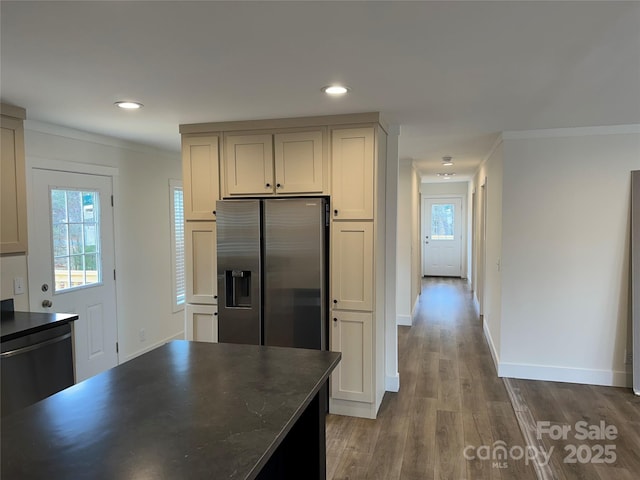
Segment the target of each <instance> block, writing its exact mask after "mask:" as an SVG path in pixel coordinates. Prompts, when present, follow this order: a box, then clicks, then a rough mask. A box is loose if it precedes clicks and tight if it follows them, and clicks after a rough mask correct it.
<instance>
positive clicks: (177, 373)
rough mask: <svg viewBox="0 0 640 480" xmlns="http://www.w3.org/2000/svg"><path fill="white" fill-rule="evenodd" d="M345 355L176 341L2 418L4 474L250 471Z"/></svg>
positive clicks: (241, 474)
mask: <svg viewBox="0 0 640 480" xmlns="http://www.w3.org/2000/svg"><path fill="white" fill-rule="evenodd" d="M339 360H340V354H339V353H334V352H322V351H318V350H303V349H292V348H279V347H260V346H251V345H232V344H222V343H220V344H215V343H200V342H187V341H182V340H176V341H173V342H170V343H168V344H166V345H163V346H162V347H159V348H157V349H155V350H152V351H151V352H148V353H146V354H144V355H142V356H140V357H137V358H135V359H133V360H131V361H129V362H127V363H124V364H122V365H120V366H118V367H116V368H113V369H111V370H108V371H106V372H104V373H101V374H100V375H97V376H95V377H93V378H90V379H88V380H85V381H84V382H81V383H79V384H77V385H74V386H73V387H70V388H68V389H66V390H63V391H62V392H59V393H57V394H55V395H53V396H51V397H49V398H47V399H45V400H43V401H41V402H38V403H36V404H35V405H32V406H31V407H28V408H26V409H24V410H22V411H19V412H16V413H15V414H12V415H9V416H7V417H5V418H4V419H2V424H1V428H0V430H1V436H2V438H1V440H2V442H1V443H2V447H1V448H2V452H1V453H2V457H1V458H2V460H1V461H2V471H1V476H2V478H7V479H9V478H20V479H23V480H24V479H51V480H53V479H71V478H73V479H75V480H79V479H84V478H86V479H109V480H118V479H134V478H135V479H154V480H160V479H167V480H168V479H171V480H174V479H179V478H184V479H190V480H196V479H204V478H206V479H218V478H232V479H253V478H255V476H256V475H257V474H258V472H259V471H260V469H261V468H262V467H263V466H264V464H265V462H266V461H267V460H268V458H269V456H270V455H271V454H272V453H273V452H274V451H275V449H276V448H277V447H278V445H279V444H280V442H281V441H282V439H283V438H284V437H285V436H286V434H287V433H288V432H289V430H290V429H291V427H292V425H293V424H294V423H295V422H296V420H297V419H298V417H299V416H300V415H301V414H302V412H303V411H304V409H305V408H306V406H307V405H309V403H310V402H311V400H312V399H313V397H314V396H315V394H316V393H317V392H318V391H319V389H320V388H321V387H322V385H323V384H324V383H325V382H326V381H327V379H328V377H329V374H330V373H331V371H332V370H333V369H334V368H335V366H336V365H337V364H338V362H339Z"/></svg>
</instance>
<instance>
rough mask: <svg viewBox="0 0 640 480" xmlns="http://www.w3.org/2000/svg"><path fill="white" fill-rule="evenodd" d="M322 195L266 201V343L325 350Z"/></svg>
mask: <svg viewBox="0 0 640 480" xmlns="http://www.w3.org/2000/svg"><path fill="white" fill-rule="evenodd" d="M325 202H326V201H325V200H324V199H321V198H306V199H305V198H302V199H273V200H265V201H264V344H265V345H273V346H281V347H298V348H314V349H318V350H325V349H327V342H326V316H327V306H326V303H327V298H326V271H327V267H326V261H327V256H326V228H327V227H326V226H325Z"/></svg>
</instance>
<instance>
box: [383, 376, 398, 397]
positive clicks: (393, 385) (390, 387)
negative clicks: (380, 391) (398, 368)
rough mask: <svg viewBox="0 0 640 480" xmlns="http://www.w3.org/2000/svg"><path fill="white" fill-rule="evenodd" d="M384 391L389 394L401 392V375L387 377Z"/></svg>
mask: <svg viewBox="0 0 640 480" xmlns="http://www.w3.org/2000/svg"><path fill="white" fill-rule="evenodd" d="M384 389H385V390H386V391H387V392H399V391H400V374H399V373H396V374H395V375H387V376H386V377H385V379H384Z"/></svg>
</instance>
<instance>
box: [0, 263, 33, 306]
mask: <svg viewBox="0 0 640 480" xmlns="http://www.w3.org/2000/svg"><path fill="white" fill-rule="evenodd" d="M16 277H22V279H23V280H24V288H25V293H23V294H21V295H14V293H13V279H14V278H16ZM28 284H29V277H28V275H27V257H26V255H8V256H4V257H0V299H2V300H6V299H9V298H13V304H14V305H13V306H14V308H15V309H16V310H20V311H23V312H28V311H29V290H28V288H27V285H28Z"/></svg>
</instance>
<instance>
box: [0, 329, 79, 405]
mask: <svg viewBox="0 0 640 480" xmlns="http://www.w3.org/2000/svg"><path fill="white" fill-rule="evenodd" d="M0 347H1V349H0V368H1V372H0V373H1V374H2V394H1V395H2V404H1V408H0V409H1V412H2V416H3V417H4V416H5V415H8V414H10V413H11V412H14V411H16V410H19V409H21V408H25V407H28V406H29V405H31V404H33V403H36V402H38V401H40V400H42V399H43V398H46V397H48V396H50V395H53V394H54V393H56V392H59V391H60V390H63V389H65V388H67V387H70V386H71V385H73V383H74V375H73V353H72V346H71V325H70V324H69V323H65V324H63V325H58V326H55V327H52V328H48V329H46V330H43V331H40V332H37V333H32V334H30V335H25V336H22V337H19V338H15V339H13V340H8V341H4V342H2V344H0Z"/></svg>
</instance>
